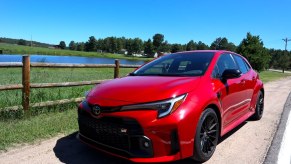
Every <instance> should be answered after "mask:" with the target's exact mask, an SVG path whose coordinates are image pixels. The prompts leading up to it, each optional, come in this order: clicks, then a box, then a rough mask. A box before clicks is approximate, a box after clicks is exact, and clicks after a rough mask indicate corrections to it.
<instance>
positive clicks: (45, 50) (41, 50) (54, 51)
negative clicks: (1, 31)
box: [0, 43, 152, 61]
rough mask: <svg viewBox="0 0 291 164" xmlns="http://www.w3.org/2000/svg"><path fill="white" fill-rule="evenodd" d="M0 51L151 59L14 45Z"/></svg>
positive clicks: (5, 52)
mask: <svg viewBox="0 0 291 164" xmlns="http://www.w3.org/2000/svg"><path fill="white" fill-rule="evenodd" d="M0 50H3V53H4V54H41V55H60V56H83V57H103V58H114V59H130V60H145V61H149V60H151V59H152V58H143V57H134V56H125V55H121V54H111V53H99V52H83V51H72V50H61V49H51V48H43V47H30V46H21V45H15V44H7V43H0Z"/></svg>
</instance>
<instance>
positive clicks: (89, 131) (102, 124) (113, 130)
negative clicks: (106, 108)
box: [78, 110, 153, 157]
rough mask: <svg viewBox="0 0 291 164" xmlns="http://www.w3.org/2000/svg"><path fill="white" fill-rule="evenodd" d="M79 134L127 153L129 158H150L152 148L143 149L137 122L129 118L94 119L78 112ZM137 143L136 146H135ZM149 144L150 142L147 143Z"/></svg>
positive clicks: (80, 111)
mask: <svg viewBox="0 0 291 164" xmlns="http://www.w3.org/2000/svg"><path fill="white" fill-rule="evenodd" d="M78 115H79V117H78V118H79V119H78V122H79V132H80V134H81V135H83V136H85V137H86V138H89V139H91V140H93V141H94V142H96V143H99V144H102V145H105V146H107V147H111V148H114V149H118V150H121V151H123V152H122V154H120V155H123V156H124V152H127V154H128V155H129V156H136V155H138V156H143V157H148V156H152V155H153V153H152V147H151V146H150V147H149V148H146V149H145V148H143V147H141V144H142V143H141V142H142V141H144V139H143V130H142V127H141V126H140V125H139V124H138V122H137V121H136V120H134V119H130V118H118V117H102V118H99V119H97V118H94V117H92V116H91V115H90V114H89V113H87V112H85V111H82V110H79V112H78ZM136 143H137V144H136ZM149 143H150V141H149Z"/></svg>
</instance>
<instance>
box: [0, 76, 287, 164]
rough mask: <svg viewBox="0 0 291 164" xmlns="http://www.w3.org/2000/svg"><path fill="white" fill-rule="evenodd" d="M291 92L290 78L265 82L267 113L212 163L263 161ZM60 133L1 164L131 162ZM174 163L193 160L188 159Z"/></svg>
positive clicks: (232, 137)
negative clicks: (101, 151) (98, 150)
mask: <svg viewBox="0 0 291 164" xmlns="http://www.w3.org/2000/svg"><path fill="white" fill-rule="evenodd" d="M290 91H291V77H288V78H285V79H282V80H280V81H275V82H270V83H267V84H266V85H265V92H266V94H265V95H266V96H265V112H264V116H263V118H262V120H260V121H246V122H244V123H243V124H242V125H240V126H239V127H238V128H236V129H235V130H233V131H232V132H230V133H229V134H228V135H227V136H225V137H223V138H222V141H221V142H220V144H219V145H218V146H217V150H216V152H215V154H214V156H213V157H212V158H211V159H210V160H209V161H208V162H207V163H209V164H212V163H215V164H217V163H223V164H226V163H231V164H233V163H236V164H240V163H251V164H253V163H263V162H264V160H265V156H266V154H267V152H268V149H269V147H270V145H271V142H272V139H273V136H274V134H275V132H276V129H277V127H278V124H279V120H280V118H281V114H282V111H283V106H284V103H285V101H286V99H287V96H288V94H289V92H290ZM75 135H76V133H73V134H71V135H69V136H58V137H55V138H52V139H49V140H46V141H43V142H41V143H39V144H35V145H30V146H26V147H21V148H17V149H13V150H10V151H8V152H6V153H2V154H0V163H1V164H4V163H30V164H33V163H72V164H74V163H98V164H103V163H104V164H105V163H106V164H107V163H109V164H110V163H111V164H114V163H118V164H120V163H128V161H124V160H122V159H117V158H114V157H111V156H108V155H106V154H103V153H100V152H97V151H95V150H94V149H92V148H89V147H87V146H85V145H83V144H81V143H80V142H79V141H77V140H76V138H75ZM174 163H175V164H186V163H193V162H192V161H191V160H189V159H186V160H182V161H178V162H174Z"/></svg>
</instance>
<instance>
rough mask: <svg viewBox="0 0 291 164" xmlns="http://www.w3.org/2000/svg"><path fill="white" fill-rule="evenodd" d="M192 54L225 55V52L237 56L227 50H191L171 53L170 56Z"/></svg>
mask: <svg viewBox="0 0 291 164" xmlns="http://www.w3.org/2000/svg"><path fill="white" fill-rule="evenodd" d="M193 52H213V53H225V52H228V53H234V54H237V53H235V52H232V51H227V50H192V51H181V52H175V53H172V54H186V53H193Z"/></svg>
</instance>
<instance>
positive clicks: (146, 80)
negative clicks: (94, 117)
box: [87, 76, 200, 106]
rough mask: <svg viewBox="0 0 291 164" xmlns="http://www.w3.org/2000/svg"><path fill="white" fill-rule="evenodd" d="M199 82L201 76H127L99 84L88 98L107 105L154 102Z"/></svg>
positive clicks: (182, 91)
mask: <svg viewBox="0 0 291 164" xmlns="http://www.w3.org/2000/svg"><path fill="white" fill-rule="evenodd" d="M199 82H200V77H165V76H163V77H161V76H127V77H123V78H118V79H114V80H110V81H106V82H104V83H102V84H99V85H97V86H96V87H95V88H94V89H93V90H91V91H90V92H89V94H88V95H87V100H89V102H90V103H94V104H96V103H97V104H99V102H98V101H101V100H102V101H103V105H105V106H115V105H127V104H133V103H145V102H153V101H158V100H164V99H168V98H171V97H175V96H178V95H181V94H184V93H188V92H190V91H192V90H194V89H195V88H196V87H197V86H198V84H199ZM113 101H116V102H118V103H113ZM104 103H105V104H104ZM110 103H112V104H110Z"/></svg>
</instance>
